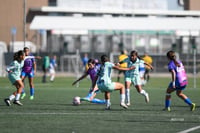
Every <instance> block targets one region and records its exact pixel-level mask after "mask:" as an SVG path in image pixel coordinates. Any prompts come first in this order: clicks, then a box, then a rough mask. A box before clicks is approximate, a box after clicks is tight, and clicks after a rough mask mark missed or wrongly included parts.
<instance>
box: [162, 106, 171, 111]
mask: <svg viewBox="0 0 200 133" xmlns="http://www.w3.org/2000/svg"><path fill="white" fill-rule="evenodd" d="M163 111H168V112H170V111H171V109H170V107H166V108H164V109H163Z"/></svg>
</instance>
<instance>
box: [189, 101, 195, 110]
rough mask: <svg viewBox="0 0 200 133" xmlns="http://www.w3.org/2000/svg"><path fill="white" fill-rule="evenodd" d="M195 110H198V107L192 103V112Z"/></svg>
mask: <svg viewBox="0 0 200 133" xmlns="http://www.w3.org/2000/svg"><path fill="white" fill-rule="evenodd" d="M195 108H196V105H195V103H192V105H191V106H190V110H191V111H194V110H195Z"/></svg>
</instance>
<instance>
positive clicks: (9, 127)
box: [0, 77, 200, 133]
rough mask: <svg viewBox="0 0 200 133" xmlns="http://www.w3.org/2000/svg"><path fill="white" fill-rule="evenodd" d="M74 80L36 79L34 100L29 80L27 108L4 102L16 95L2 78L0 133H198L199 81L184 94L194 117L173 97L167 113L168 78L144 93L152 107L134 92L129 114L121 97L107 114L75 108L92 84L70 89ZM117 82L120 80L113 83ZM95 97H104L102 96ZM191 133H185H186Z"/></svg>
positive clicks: (155, 80) (114, 98)
mask: <svg viewBox="0 0 200 133" xmlns="http://www.w3.org/2000/svg"><path fill="white" fill-rule="evenodd" d="M73 80H75V78H68V77H56V80H55V82H53V83H50V82H48V83H42V82H41V77H36V78H35V99H34V100H32V101H31V100H29V87H28V84H27V80H26V85H25V86H26V93H27V96H26V97H25V99H24V100H21V102H22V103H23V104H24V105H23V106H17V105H13V104H12V105H11V106H10V107H8V106H6V105H5V103H4V102H3V99H4V98H6V97H8V96H9V95H10V94H11V93H12V92H13V91H14V90H15V88H14V86H12V85H11V84H10V82H9V81H8V78H0V132H1V133H45V132H46V133H62V132H63V133H146V132H148V133H164V132H165V133H175V132H181V131H185V130H188V129H189V130H191V131H192V132H193V133H199V132H200V128H199V126H200V111H199V105H200V100H199V98H200V83H199V81H200V78H198V79H197V88H196V89H194V88H193V81H192V79H189V85H188V87H187V89H186V90H185V91H184V93H185V94H186V95H187V96H189V97H190V99H191V100H192V101H193V102H194V103H196V105H197V108H196V110H195V111H194V112H191V111H190V108H189V107H188V106H187V105H186V104H185V103H184V102H183V101H182V100H181V99H179V98H178V97H177V96H176V94H175V93H173V94H172V106H171V112H166V111H162V109H163V108H164V102H165V101H164V98H165V91H166V87H167V85H168V82H169V81H170V79H169V78H153V77H152V78H151V80H150V82H149V83H148V84H147V85H146V86H144V87H143V88H144V89H145V90H146V91H147V92H148V93H149V95H150V103H148V104H146V103H145V101H144V97H143V96H141V95H140V94H138V93H137V91H136V90H135V88H134V87H131V101H132V105H131V106H130V107H129V109H127V110H125V109H123V108H121V107H120V106H119V102H120V97H119V92H113V93H112V94H111V102H112V109H111V110H110V111H105V110H104V108H105V105H96V104H91V103H87V102H84V103H82V104H81V105H79V106H72V98H73V97H74V96H80V97H84V96H86V94H87V93H88V88H89V87H90V81H89V80H88V79H84V80H82V81H81V82H80V85H79V87H78V88H77V87H76V86H72V85H71V84H72V82H73ZM114 81H116V80H115V79H114ZM97 98H103V93H99V94H98V95H97ZM186 132H187V131H185V132H183V133H186Z"/></svg>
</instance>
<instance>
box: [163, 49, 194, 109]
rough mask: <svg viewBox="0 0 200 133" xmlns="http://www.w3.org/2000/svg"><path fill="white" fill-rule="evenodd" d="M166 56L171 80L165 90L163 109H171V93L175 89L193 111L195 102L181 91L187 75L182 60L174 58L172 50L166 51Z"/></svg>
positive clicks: (185, 83)
mask: <svg viewBox="0 0 200 133" xmlns="http://www.w3.org/2000/svg"><path fill="white" fill-rule="evenodd" d="M167 58H168V59H169V63H168V70H169V72H170V73H171V77H172V81H171V82H170V83H169V86H168V88H167V91H166V98H165V109H164V110H167V111H171V109H170V105H171V93H172V92H174V91H176V95H177V96H178V97H180V98H181V99H182V100H184V101H185V102H186V103H187V104H188V105H189V106H190V110H191V111H194V110H195V104H194V103H192V101H191V100H190V99H189V98H188V97H187V96H186V95H185V94H183V92H182V91H183V90H184V89H185V88H186V86H187V84H188V81H187V75H186V72H185V69H184V66H183V64H182V62H181V61H179V60H176V55H175V52H174V51H169V52H167Z"/></svg>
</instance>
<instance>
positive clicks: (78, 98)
mask: <svg viewBox="0 0 200 133" xmlns="http://www.w3.org/2000/svg"><path fill="white" fill-rule="evenodd" d="M80 99H81V98H80V97H79V96H75V97H74V98H73V105H76V106H77V105H80V104H81V100H80Z"/></svg>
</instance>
